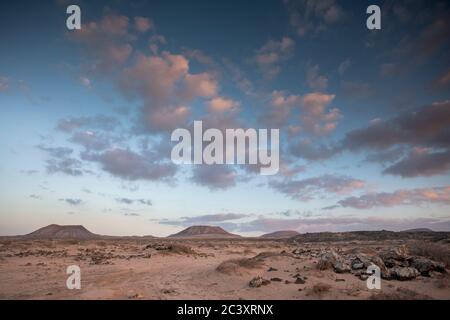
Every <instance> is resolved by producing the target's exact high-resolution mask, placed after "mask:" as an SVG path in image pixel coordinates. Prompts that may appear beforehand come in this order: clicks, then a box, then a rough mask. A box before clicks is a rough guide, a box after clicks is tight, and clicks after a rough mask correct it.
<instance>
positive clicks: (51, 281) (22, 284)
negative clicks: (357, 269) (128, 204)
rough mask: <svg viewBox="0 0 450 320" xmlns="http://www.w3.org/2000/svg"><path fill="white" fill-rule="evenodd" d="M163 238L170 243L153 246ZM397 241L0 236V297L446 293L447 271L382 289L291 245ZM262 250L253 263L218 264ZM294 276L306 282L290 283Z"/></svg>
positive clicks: (340, 246) (367, 245)
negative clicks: (76, 274)
mask: <svg viewBox="0 0 450 320" xmlns="http://www.w3.org/2000/svg"><path fill="white" fill-rule="evenodd" d="M168 244H169V245H173V244H175V246H174V248H173V249H172V250H156V248H158V249H164V246H166V245H168ZM179 245H187V246H189V250H187V251H186V250H185V249H186V248H184V247H182V246H181V247H180V246H179ZM395 245H397V243H391V242H387V241H384V242H382V243H377V242H370V241H367V242H351V243H311V244H301V245H299V244H293V243H291V242H289V241H284V240H261V239H258V240H256V239H254V240H252V239H233V240H230V239H223V240H213V239H208V240H201V239H198V240H186V239H182V240H173V239H154V240H129V239H128V240H127V239H123V240H117V239H116V240H83V241H75V240H58V241H56V240H53V241H52V240H4V241H0V283H1V286H0V299H220V300H230V299H282V300H286V299H295V300H302V299H373V298H381V299H450V277H449V275H448V273H443V274H440V273H439V274H438V273H436V274H434V273H433V276H432V277H425V276H419V277H417V278H416V279H414V280H410V281H397V280H389V281H387V280H382V282H381V285H382V287H381V290H369V289H368V288H367V286H366V281H364V280H361V279H359V278H358V277H356V276H355V275H353V274H350V273H344V274H338V273H335V272H334V271H333V270H318V269H317V267H316V265H317V261H318V258H317V257H316V256H315V255H314V254H312V255H311V254H305V255H299V256H295V255H292V254H291V253H292V251H293V250H294V249H296V248H303V249H305V248H307V249H311V250H312V251H313V252H314V251H315V250H317V251H320V250H328V249H330V248H333V249H335V250H341V251H342V250H347V251H351V250H362V251H364V250H366V251H370V250H380V249H381V248H384V247H389V246H395ZM158 246H159V247H158ZM261 253H264V254H263V255H260V257H262V258H261V259H258V263H256V264H255V265H252V264H251V263H250V265H248V266H244V267H242V266H238V265H236V264H233V263H231V266H230V264H228V265H227V264H225V267H224V265H223V264H222V263H223V262H225V261H229V260H239V259H248V258H252V257H255V256H256V255H258V254H261ZM245 261H247V260H245ZM251 261H253V260H251ZM221 264H222V268H219V270H218V269H217V268H218V266H219V265H221ZM70 265H78V266H79V267H80V269H81V289H80V290H76V289H75V290H69V289H68V288H67V287H66V280H67V278H68V275H67V274H66V268H67V266H70ZM274 269H275V270H274ZM257 276H261V277H263V278H264V279H267V280H270V279H272V281H270V283H269V284H267V285H263V286H261V287H256V288H254V287H250V286H249V281H250V280H251V279H252V278H254V277H257ZM298 277H300V278H301V279H303V280H304V283H302V284H301V283H295V282H296V279H297V278H298ZM301 282H302V281H301Z"/></svg>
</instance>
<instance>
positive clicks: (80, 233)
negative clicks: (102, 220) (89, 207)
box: [24, 224, 101, 240]
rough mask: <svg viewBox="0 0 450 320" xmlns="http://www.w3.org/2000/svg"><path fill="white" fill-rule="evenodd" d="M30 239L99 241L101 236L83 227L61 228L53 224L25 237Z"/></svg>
mask: <svg viewBox="0 0 450 320" xmlns="http://www.w3.org/2000/svg"><path fill="white" fill-rule="evenodd" d="M24 237H25V238H30V239H80V240H87V239H99V238H101V236H99V235H97V234H95V233H92V232H90V231H89V230H87V229H86V228H85V227H83V226H70V225H69V226H60V225H57V224H51V225H49V226H46V227H43V228H40V229H38V230H36V231H34V232H32V233H29V234H27V235H25V236H24Z"/></svg>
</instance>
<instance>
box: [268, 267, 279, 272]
mask: <svg viewBox="0 0 450 320" xmlns="http://www.w3.org/2000/svg"><path fill="white" fill-rule="evenodd" d="M267 271H269V272H271V271H278V269H275V268H272V267H270V268H269V269H268V270H267Z"/></svg>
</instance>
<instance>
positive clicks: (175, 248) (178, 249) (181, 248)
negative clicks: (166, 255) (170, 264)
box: [168, 244, 197, 254]
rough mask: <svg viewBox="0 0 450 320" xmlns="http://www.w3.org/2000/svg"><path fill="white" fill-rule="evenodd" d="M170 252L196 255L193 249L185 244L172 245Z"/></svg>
mask: <svg viewBox="0 0 450 320" xmlns="http://www.w3.org/2000/svg"><path fill="white" fill-rule="evenodd" d="M168 252H170V253H176V254H196V253H197V252H195V251H194V250H193V249H192V248H191V247H188V246H185V245H183V244H171V245H170V246H169V250H168Z"/></svg>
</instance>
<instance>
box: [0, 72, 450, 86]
mask: <svg viewBox="0 0 450 320" xmlns="http://www.w3.org/2000/svg"><path fill="white" fill-rule="evenodd" d="M0 82H1V81H0ZM449 85H450V69H449V70H447V71H446V72H445V73H443V74H442V75H440V76H439V77H438V78H437V79H436V81H435V86H436V87H448V86H449ZM0 88H1V84H0ZM0 91H1V89H0Z"/></svg>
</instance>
